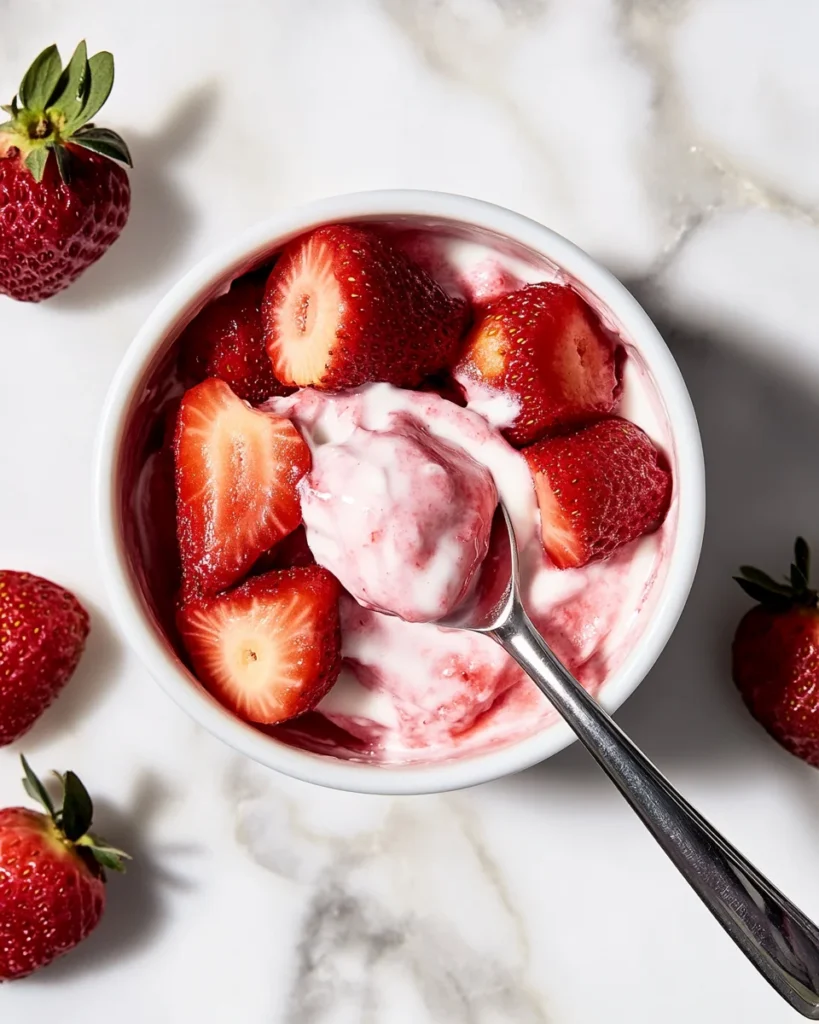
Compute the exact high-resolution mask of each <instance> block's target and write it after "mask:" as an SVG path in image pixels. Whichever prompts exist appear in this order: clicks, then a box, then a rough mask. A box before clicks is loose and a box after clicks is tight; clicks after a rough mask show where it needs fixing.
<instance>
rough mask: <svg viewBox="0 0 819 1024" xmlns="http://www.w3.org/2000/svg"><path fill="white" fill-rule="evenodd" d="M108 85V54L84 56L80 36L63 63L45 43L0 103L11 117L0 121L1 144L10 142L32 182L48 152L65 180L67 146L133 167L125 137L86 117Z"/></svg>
mask: <svg viewBox="0 0 819 1024" xmlns="http://www.w3.org/2000/svg"><path fill="white" fill-rule="evenodd" d="M113 85H114V58H113V56H112V55H111V54H110V53H108V52H106V51H102V52H101V53H95V54H94V55H93V56H92V57H89V56H88V50H87V48H86V45H85V41H83V42H81V43H80V44H79V46H78V47H77V49H76V50H75V51H74V55H73V56H72V58H71V60H70V61H69V62H68V64H67V66H66V67H63V62H62V58H61V57H60V51H59V50H58V49H57V47H56V46H49V47H47V48H46V49H45V50H43V52H42V53H41V54H40V56H39V57H38V58H37V59H36V60H35V61H34V63H33V64H32V65H31V67H30V68H29V69H28V71H27V72H26V73H25V75H24V76H23V81H22V82H21V83H20V88H19V90H18V92H17V95H16V96H15V97H14V99H13V100H12V101H11V103H9V104H8V105H7V106H4V107H2V109H3V110H5V111H6V113H7V114H9V115H11V120H9V121H6V122H5V123H4V124H0V136H5V138H4V139H2V141H3V143H4V144H5V148H6V149H8V147H10V146H15V147H16V148H17V149H19V150H20V152H21V153H22V155H23V159H24V160H25V165H26V167H27V168H28V169H29V171H30V172H31V174H32V175H33V176H34V179H35V180H36V181H42V180H43V175H44V174H45V169H46V164H47V163H48V158H49V155H50V154H51V153H53V154H54V158H55V159H56V161H57V169H58V171H59V174H60V177H61V178H62V180H63V181H64V182H66V183H68V182H70V181H71V164H72V157H71V151H70V149H69V148H68V147H67V144H68V143H70V144H71V145H72V146H81V147H82V148H83V149H88V150H90V151H91V152H92V153H98V154H99V155H100V156H104V157H107V158H108V159H109V160H119V161H120V162H121V163H124V164H127V165H128V166H129V167H132V166H133V163H132V162H131V154H130V152H129V150H128V146H127V145H126V143H125V140H124V139H123V138H122V137H121V136H119V135H118V134H117V133H116V132H113V131H111V130H110V129H109V128H98V127H97V126H96V125H95V124H94V123H93V121H92V120H91V119H92V118H93V117H94V116H95V115H96V114H97V113H98V112H99V110H100V108H101V107H102V105H103V103H105V101H106V100H107V99H108V96H109V95H110V93H111V89H112V87H113Z"/></svg>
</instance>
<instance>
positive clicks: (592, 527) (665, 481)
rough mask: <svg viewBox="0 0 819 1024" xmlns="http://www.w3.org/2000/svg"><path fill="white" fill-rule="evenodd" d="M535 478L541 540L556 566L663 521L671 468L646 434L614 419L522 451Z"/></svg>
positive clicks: (588, 558) (589, 558) (602, 551)
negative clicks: (666, 465)
mask: <svg viewBox="0 0 819 1024" xmlns="http://www.w3.org/2000/svg"><path fill="white" fill-rule="evenodd" d="M523 455H524V456H525V457H526V461H527V462H528V463H529V468H530V469H531V470H532V476H533V477H534V481H535V491H536V493H537V500H538V504H539V506H540V522H541V529H542V533H543V546H544V548H545V549H546V553H547V554H548V555H549V557H550V558H551V560H552V561H553V562H554V563H555V565H556V566H558V568H560V569H568V568H572V567H574V566H579V565H585V564H586V563H587V562H593V561H596V560H597V559H600V558H606V557H607V556H608V555H610V554H612V552H613V551H614V550H615V549H616V548H618V547H620V546H621V545H622V544H627V543H628V542H629V541H632V540H635V539H636V538H637V537H640V536H642V535H643V534H644V533H650V532H651V531H652V530H656V529H657V527H658V526H659V525H660V523H661V522H662V521H663V518H664V516H665V513H666V511H667V510H668V503H669V500H670V496H671V473H670V472H669V471H668V469H667V468H666V467H665V464H664V459H663V457H662V455H661V454H660V452H659V451H658V450H657V449H656V448H655V447H654V445H653V444H652V443H651V440H650V439H649V437H648V436H647V435H646V434H645V433H644V432H643V431H642V430H641V429H640V428H639V427H638V426H636V425H635V424H634V423H629V422H628V420H623V419H619V418H618V417H612V418H610V419H605V420H600V421H599V422H597V423H592V424H591V425H590V426H587V427H583V428H582V429H580V430H576V431H573V432H572V433H567V434H562V435H559V436H557V437H550V438H547V439H546V440H545V441H540V442H539V443H538V444H534V445H532V446H531V447H530V448H526V449H524V451H523Z"/></svg>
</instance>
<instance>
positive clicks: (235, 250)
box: [94, 189, 705, 795]
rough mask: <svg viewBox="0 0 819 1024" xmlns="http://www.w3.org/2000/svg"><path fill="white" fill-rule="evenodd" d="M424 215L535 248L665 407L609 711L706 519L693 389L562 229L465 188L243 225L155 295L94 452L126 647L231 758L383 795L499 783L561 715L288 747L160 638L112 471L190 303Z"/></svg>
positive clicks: (329, 205) (672, 611)
mask: <svg viewBox="0 0 819 1024" xmlns="http://www.w3.org/2000/svg"><path fill="white" fill-rule="evenodd" d="M401 216H411V217H432V218H440V219H444V220H454V221H460V222H464V223H466V224H469V225H471V226H475V227H478V228H482V229H484V230H487V231H491V232H496V233H498V234H500V235H502V236H506V237H508V238H509V239H511V240H512V241H514V242H517V243H519V244H522V245H524V246H527V247H529V248H531V249H532V250H534V251H536V252H538V253H541V254H543V255H544V256H545V257H546V258H547V259H548V260H551V261H553V262H554V263H556V264H558V265H559V266H560V267H561V268H562V269H564V270H565V271H567V272H568V273H569V274H570V275H572V277H574V278H576V279H577V280H578V281H579V282H581V283H582V284H583V285H584V286H585V287H587V288H588V289H589V290H590V291H591V292H593V293H594V294H595V295H596V296H597V297H598V298H599V299H600V300H601V302H602V303H604V305H606V306H607V307H608V308H609V309H610V310H611V311H612V313H613V314H614V315H615V316H616V318H617V319H618V320H619V322H620V323H621V324H622V326H623V328H624V333H625V334H626V335H627V337H628V338H629V340H630V341H631V342H633V344H634V346H635V348H637V349H638V350H639V352H640V353H641V355H642V356H643V358H644V359H645V362H646V364H647V366H648V368H649V370H650V372H651V375H652V377H653V379H654V382H655V384H656V386H657V390H658V392H659V394H660V395H661V397H662V399H663V402H664V404H665V407H666V412H667V415H668V420H669V424H670V428H671V434H672V439H673V443H674V447H675V454H676V461H677V472H676V480H675V486H676V488H677V502H678V514H677V525H676V531H675V537H674V542H673V545H672V546H671V550H670V551H669V554H668V564H667V568H666V575H665V578H664V580H663V581H662V582H661V587H662V590H661V593H660V595H659V597H658V599H657V601H656V604H655V605H654V608H653V610H652V612H651V618H650V621H649V622H648V623H647V624H646V626H645V629H644V631H643V633H642V635H641V637H640V640H639V643H638V644H637V645H636V647H635V648H634V649H633V650H632V651H630V652H629V654H628V655H627V656H626V658H625V660H624V662H623V663H622V664H621V665H620V666H619V668H618V669H617V670H616V671H615V672H614V673H613V675H612V676H611V678H610V679H608V680H606V682H605V683H604V684H603V687H602V688H601V691H600V695H599V699H600V702H601V704H602V705H603V707H605V708H606V709H607V710H608V711H610V712H611V711H614V710H615V709H616V708H618V707H619V706H620V705H621V704H622V703H623V702H624V701H625V700H626V698H627V697H628V696H629V695H630V694H631V693H633V691H634V690H635V689H636V688H637V686H638V685H639V684H640V683H641V682H642V681H643V679H644V678H645V676H646V675H647V673H648V672H649V670H650V669H651V667H652V665H653V664H654V662H655V661H656V659H657V658H658V657H659V655H660V653H661V651H662V650H663V648H664V647H665V645H666V643H667V641H668V639H669V637H670V636H671V634H672V632H673V630H674V627H675V625H676V623H677V620H678V619H679V616H680V614H681V613H682V610H683V607H684V606H685V603H686V600H687V598H688V594H689V591H690V589H691V585H692V583H693V580H694V575H695V573H696V569H697V564H698V561H699V555H700V549H701V545H702V536H703V530H704V525H705V470H704V460H703V452H702V444H701V439H700V433H699V428H698V425H697V420H696V415H695V412H694V408H693V405H692V403H691V399H690V397H689V394H688V390H687V388H686V386H685V383H684V381H683V378H682V375H681V373H680V370H679V368H678V366H677V364H676V362H675V361H674V358H673V356H672V355H671V352H670V351H669V349H668V347H667V346H666V344H665V342H664V341H663V339H662V337H661V336H660V334H659V331H658V330H657V328H656V327H655V325H654V324H653V322H652V321H651V320H650V318H649V317H648V314H647V313H646V312H645V311H644V310H643V308H642V307H641V306H640V304H639V303H638V302H637V300H636V299H635V298H634V296H633V295H632V294H631V293H630V292H629V291H628V290H627V289H626V287H625V286H624V285H623V284H622V283H621V282H620V281H619V280H617V278H616V277H614V275H613V274H612V273H610V272H609V271H608V270H606V269H605V268H604V267H603V266H601V265H600V264H599V263H597V262H596V261H595V260H594V259H593V258H592V257H591V256H589V255H588V254H587V253H585V252H584V251H583V250H582V249H580V248H578V246H576V245H575V244H574V243H572V242H570V241H568V239H566V238H564V237H563V236H562V235H559V234H557V233H556V232H555V231H553V230H551V229H550V228H548V227H546V226H545V225H542V224H539V223H538V222H537V221H534V220H532V219H530V218H529V217H526V216H524V215H523V214H520V213H516V212H514V211H512V210H509V209H507V208H505V207H502V206H497V205H495V204H493V203H489V202H486V201H484V200H479V199H473V198H469V197H467V196H462V195H454V194H450V193H443V192H432V191H426V190H405V189H387V190H379V191H364V192H354V193H349V194H344V195H337V196H331V197H327V198H324V199H319V200H316V201H314V202H311V203H308V204H305V205H303V206H300V207H298V208H295V209H290V210H287V211H285V212H282V213H279V214H276V215H274V216H272V217H269V218H267V219H266V220H264V221H261V222H260V223H258V224H256V225H255V226H253V227H251V228H249V229H248V230H246V231H243V232H242V233H241V234H239V235H238V236H237V237H235V238H233V239H232V240H230V241H229V242H227V243H226V244H225V245H223V246H221V247H219V248H218V249H217V250H216V251H214V252H213V253H211V254H210V255H208V256H206V257H205V258H204V259H202V260H201V261H200V262H199V263H197V264H196V265H195V266H194V267H193V268H192V269H191V270H189V271H188V273H187V274H185V275H184V276H183V277H182V278H181V279H180V280H179V281H177V283H176V284H175V285H173V287H171V288H170V290H169V291H168V292H167V293H166V294H165V296H164V297H163V298H162V299H161V300H160V302H159V303H158V304H157V306H156V307H155V308H154V310H153V312H152V313H151V314H150V316H149V317H148V319H147V320H146V321H145V323H144V324H143V326H142V328H141V329H140V330H139V332H138V333H137V335H136V337H135V338H134V339H133V341H132V342H131V344H130V346H129V347H128V349H127V351H126V353H125V355H124V357H123V359H122V361H121V363H120V365H119V367H118V369H117V371H116V373H115V375H114V378H113V381H112V383H111V385H110V388H109V390H108V394H107V397H106V399H105V403H104V407H103V413H102V418H101V421H100V427H99V432H98V437H97V444H96V452H95V458H94V464H95V469H94V477H95V481H94V489H95V517H96V527H97V530H96V533H97V548H98V556H99V559H100V564H101V567H102V574H103V578H104V583H105V587H106V591H107V593H108V596H109V600H110V602H111V607H112V609H113V613H114V617H115V619H116V621H117V624H118V626H119V628H120V630H121V631H122V633H123V634H124V637H125V639H126V641H127V642H128V644H129V646H131V647H132V648H133V649H134V651H135V652H136V653H137V655H138V657H139V658H140V659H141V661H142V662H143V664H144V666H145V667H146V668H147V669H148V671H149V673H150V674H151V675H152V676H153V677H154V679H155V680H156V681H157V682H158V683H159V684H160V686H161V687H162V688H163V689H164V690H165V692H166V693H167V694H168V695H169V696H170V697H171V698H172V699H173V700H174V701H175V702H176V703H177V704H178V705H179V706H180V707H182V708H183V709H184V710H185V711H186V712H187V713H188V714H189V715H190V716H191V717H192V718H193V719H194V720H195V721H197V722H198V723H199V724H200V725H202V726H204V727H205V728H206V729H208V730H209V731H210V732H211V733H213V734H214V735H215V736H217V737H218V738H219V739H221V740H222V741H223V742H225V743H227V744H228V745H229V746H231V747H233V748H234V749H235V750H237V751H239V752H240V753H243V754H245V755H246V756H248V757H251V758H253V759H254V760H256V761H258V762H259V763H261V764H264V765H266V766H268V767H269V768H273V769H275V770H277V771H281V772H283V773H285V774H286V775H289V776H291V777H294V778H297V779H300V780H302V781H304V782H312V783H315V784H318V785H323V786H326V787H329V788H334V789H341V790H347V791H350V792H359V793H379V794H387V795H399V794H422V793H436V792H443V791H447V790H454V789H463V788H466V787H469V786H473V785H477V784H479V783H482V782H488V781H490V780H493V779H497V778H501V777H502V776H505V775H509V774H512V773H515V772H518V771H522V770H523V769H525V768H528V767H530V766H531V765H534V764H536V763H538V762H540V761H543V760H545V759H546V758H548V757H550V756H552V755H553V754H555V753H557V752H558V751H559V750H562V749H563V748H564V747H566V746H568V745H569V744H570V743H571V742H572V741H573V740H574V739H575V737H574V734H573V733H572V731H571V730H570V728H569V726H568V725H566V723H565V722H556V723H554V724H551V725H549V726H548V727H547V728H546V729H544V730H543V731H542V732H539V733H536V734H535V735H533V736H530V737H528V738H526V739H523V740H520V741H518V742H515V743H512V744H510V745H508V746H504V747H499V748H497V749H490V750H489V751H486V752H484V753H477V754H472V755H469V756H466V757H464V758H462V759H458V760H452V761H442V762H440V763H431V764H419V765H404V766H385V765H376V764H368V763H360V762H352V761H344V760H341V759H338V758H334V757H332V756H329V755H325V754H314V753H310V752H308V751H304V750H300V749H298V748H296V747H292V746H288V745H287V744H285V743H282V742H281V741H279V740H276V739H275V738H274V737H272V736H269V735H267V734H265V733H263V732H261V731H259V730H257V729H255V728H254V727H253V726H251V725H248V724H247V723H245V722H242V721H240V720H239V719H237V718H235V717H234V716H233V715H232V714H231V713H230V712H228V711H227V710H226V709H225V708H223V707H222V706H221V705H220V704H218V703H217V702H216V701H215V700H214V698H212V697H211V696H210V695H209V694H208V693H207V692H206V691H205V690H204V688H202V687H201V686H199V685H198V684H197V683H195V681H194V680H193V678H192V677H191V676H190V674H189V673H188V671H187V669H186V668H185V666H184V665H182V663H181V662H180V661H179V660H178V659H177V657H176V655H175V654H174V653H173V651H172V650H171V649H170V648H169V646H168V645H167V643H166V642H165V641H164V640H163V639H162V638H161V637H160V636H159V635H158V633H157V631H156V629H155V627H154V625H153V624H152V622H151V621H150V618H149V615H148V613H147V610H146V608H145V605H144V601H143V598H142V597H141V595H140V593H139V592H138V589H137V586H136V582H135V580H134V579H133V578H132V574H131V571H130V568H129V565H128V562H127V556H126V552H125V549H124V544H123V540H122V535H121V530H120V524H119V512H118V509H119V497H118V493H117V492H118V477H119V473H118V467H119V457H120V446H121V441H122V437H123V434H124V431H125V427H126V424H127V422H128V416H129V413H130V411H131V408H132V403H133V400H134V398H135V396H136V394H137V391H138V389H139V387H140V386H141V385H142V383H143V381H144V378H145V374H146V372H147V371H148V369H149V367H150V365H151V363H152V361H153V360H154V358H156V355H157V353H158V352H159V351H160V349H161V347H162V345H163V343H164V342H165V340H166V338H167V336H168V334H169V332H170V331H171V330H173V329H174V327H175V325H176V324H178V322H179V320H180V317H181V315H182V314H183V313H185V312H187V311H188V310H189V309H191V308H192V307H194V305H195V303H196V301H197V300H200V301H201V298H202V296H203V295H205V294H206V293H207V291H208V288H209V287H210V288H212V287H213V285H214V283H215V282H217V281H218V280H220V279H224V277H225V276H226V274H227V273H228V272H229V271H233V270H236V269H237V268H238V267H239V266H240V265H241V264H242V263H245V264H247V263H248V260H249V259H252V258H254V257H261V256H262V255H263V254H264V253H265V252H270V251H271V250H273V249H275V248H276V246H277V245H279V244H281V241H282V239H284V238H286V237H287V236H291V237H292V236H294V235H296V234H300V233H302V232H304V231H308V230H310V229H311V228H313V227H316V226H318V225H320V224H323V223H329V222H333V221H345V220H356V219H361V218H366V217H384V218H388V217H401Z"/></svg>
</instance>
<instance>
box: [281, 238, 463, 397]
mask: <svg viewBox="0 0 819 1024" xmlns="http://www.w3.org/2000/svg"><path fill="white" fill-rule="evenodd" d="M466 317H467V306H466V303H465V302H464V301H463V300H462V299H453V298H450V296H448V295H447V294H446V292H445V291H444V290H443V289H442V288H441V287H440V286H439V285H438V284H437V283H436V282H435V281H434V280H433V279H432V278H431V277H430V276H429V274H427V273H426V272H425V271H424V270H422V269H421V268H420V267H419V266H417V265H416V264H415V263H413V262H412V260H410V259H409V257H408V256H406V255H405V254H404V253H403V252H402V251H401V250H400V249H397V248H396V247H395V246H394V245H392V244H391V243H390V242H388V241H387V240H386V239H385V238H383V237H382V236H381V235H379V234H378V233H377V232H375V231H374V230H372V229H370V228H361V227H352V226H350V225H345V224H335V225H330V226H328V227H323V228H318V229H317V230H316V231H314V232H312V234H310V235H307V236H306V237H302V238H297V239H296V240H295V241H293V242H291V243H290V244H289V245H288V246H287V247H286V248H285V250H284V252H283V253H282V254H281V257H280V258H279V260H278V262H277V263H276V266H275V267H274V268H273V270H272V272H271V274H270V277H269V278H268V281H267V289H266V292H265V299H264V304H263V307H262V318H263V322H264V329H265V334H266V337H267V350H268V352H269V354H270V358H271V360H272V361H273V370H274V372H275V374H276V376H277V377H278V379H279V380H280V381H282V383H284V384H288V385H298V386H299V387H305V386H308V385H310V386H312V387H316V388H322V389H325V390H341V389H343V388H354V387H358V386H359V385H360V384H366V383H367V382H368V381H387V382H388V383H390V384H396V385H398V386H399V387H414V386H415V385H416V384H419V383H420V382H421V380H423V378H424V377H425V376H427V374H430V373H434V372H436V371H437V370H441V369H443V368H445V367H447V366H449V365H451V363H452V361H453V360H454V358H455V356H456V350H457V347H458V344H459V341H460V339H461V335H462V334H463V331H464V328H465V326H466Z"/></svg>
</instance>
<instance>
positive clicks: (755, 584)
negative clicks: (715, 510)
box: [734, 537, 819, 611]
mask: <svg viewBox="0 0 819 1024" xmlns="http://www.w3.org/2000/svg"><path fill="white" fill-rule="evenodd" d="M739 571H740V575H739V576H735V577H734V579H735V580H736V581H737V583H738V584H739V585H740V586H741V587H742V589H743V590H744V591H745V593H746V594H747V595H748V596H749V597H751V598H753V599H754V601H758V602H759V603H760V604H761V605H764V607H766V608H767V609H769V610H770V611H787V610H788V609H789V608H794V607H797V606H800V607H803V608H816V607H817V604H818V603H819V592H817V591H816V590H814V589H813V588H811V586H810V585H809V581H810V549H809V548H808V544H807V541H806V540H805V539H804V537H797V538H796V543H795V544H794V552H793V562H792V563H791V570H790V575H789V576H787V577H785V580H784V582H782V583H780V582H779V581H778V580H775V579H774V578H773V577H772V576H769V575H768V574H767V573H766V572H763V571H762V570H761V569H755V568H754V567H753V566H752V565H742V566H740V569H739Z"/></svg>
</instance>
